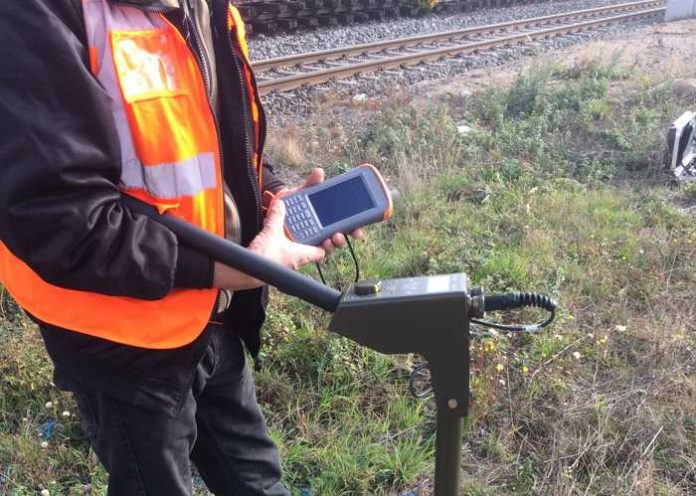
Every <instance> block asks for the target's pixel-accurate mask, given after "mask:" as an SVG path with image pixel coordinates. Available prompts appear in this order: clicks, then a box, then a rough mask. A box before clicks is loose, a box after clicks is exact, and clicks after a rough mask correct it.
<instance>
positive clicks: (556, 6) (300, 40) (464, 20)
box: [249, 0, 626, 60]
mask: <svg viewBox="0 0 696 496" xmlns="http://www.w3.org/2000/svg"><path fill="white" fill-rule="evenodd" d="M619 3H626V2H624V1H615V0H613V1H612V0H575V1H569V2H543V3H536V4H529V5H520V6H516V7H508V8H497V9H487V10H479V11H476V12H469V13H460V14H454V15H448V16H438V15H430V16H427V17H422V18H406V19H393V20H387V21H383V22H368V23H364V24H355V25H352V26H341V27H333V28H321V29H315V30H313V31H305V32H296V33H291V34H284V35H276V36H264V35H258V36H256V37H253V38H251V39H250V40H249V50H250V53H251V58H252V60H265V59H272V58H276V57H283V56H286V55H294V54H299V53H307V52H314V51H320V50H329V49H332V48H339V47H346V46H352V45H360V44H363V43H374V42H376V41H380V40H388V39H395V38H405V37H408V36H416V35H419V34H428V33H437V32H441V31H450V30H454V29H463V28H467V27H472V26H484V25H487V24H497V23H501V22H510V21H514V20H519V19H525V18H530V17H542V16H547V15H552V14H559V13H562V12H571V11H574V10H584V9H591V8H594V7H602V6H605V5H613V4H619Z"/></svg>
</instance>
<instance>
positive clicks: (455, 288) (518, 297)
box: [127, 198, 556, 496]
mask: <svg viewBox="0 0 696 496" xmlns="http://www.w3.org/2000/svg"><path fill="white" fill-rule="evenodd" d="M127 202H128V204H129V205H130V206H131V208H132V209H133V210H135V211H137V212H140V213H143V214H145V215H148V216H149V217H151V218H153V219H155V220H157V221H158V222H160V223H162V224H164V225H166V226H167V227H169V228H170V229H171V230H172V231H174V232H175V233H176V234H177V235H178V236H179V237H180V239H182V240H183V241H185V242H186V243H187V244H188V245H190V246H191V247H193V248H195V249H198V250H199V251H201V252H202V253H206V254H208V255H209V256H210V257H211V258H213V259H214V260H217V261H219V262H222V263H225V264H227V265H229V266H231V267H234V268H236V269H238V270H240V271H242V272H245V273H247V274H249V275H251V276H253V277H255V278H257V279H259V280H262V281H264V282H266V283H268V284H270V285H272V286H275V287H276V288H278V289H279V290H280V291H282V292H284V293H286V294H289V295H292V296H297V297H299V298H302V299H303V300H305V301H307V302H309V303H311V304H313V305H316V306H318V307H320V308H323V309H324V310H327V311H329V312H333V313H334V316H333V319H332V320H331V324H330V329H331V330H332V331H334V332H336V333H338V334H340V335H343V336H345V337H347V338H349V339H352V340H354V341H356V342H358V343H360V344H362V345H364V346H367V347H369V348H372V349H374V350H377V351H379V352H381V353H386V354H395V353H418V354H420V355H422V356H424V357H425V358H426V360H427V361H428V366H429V368H430V375H431V378H432V383H433V391H434V394H435V401H436V405H437V437H436V440H435V492H434V493H435V496H457V495H458V494H459V472H460V466H461V449H462V418H463V417H465V416H466V415H467V411H468V405H469V338H470V336H469V323H470V322H477V321H476V319H475V318H476V317H482V316H483V314H484V312H485V311H487V310H488V311H492V310H503V309H509V308H518V307H521V306H537V307H542V308H545V309H546V310H549V311H550V312H551V318H550V319H549V320H547V322H545V323H543V324H540V325H539V326H537V327H543V326H544V325H546V324H547V323H548V322H550V321H551V320H552V318H553V313H554V310H555V307H556V304H555V302H553V301H552V300H550V299H548V298H546V297H543V296H540V295H536V294H503V295H493V296H489V297H486V296H484V294H483V292H482V291H481V290H479V289H476V288H473V289H472V288H470V287H469V281H468V279H467V277H466V275H464V274H448V275H439V276H423V277H413V278H405V279H391V280H385V281H362V282H358V283H355V284H352V285H351V286H350V287H349V288H348V289H347V290H346V291H344V292H343V293H340V292H338V291H337V290H335V289H332V288H330V287H328V286H325V285H323V284H320V283H318V282H317V281H315V280H314V279H311V278H309V277H306V276H304V275H302V274H300V273H298V272H295V271H293V270H290V269H288V268H286V267H283V266H281V265H278V264H276V263H274V262H271V261H269V260H267V259H265V258H263V257H260V256H259V255H256V254H255V253H253V252H251V251H249V250H247V249H245V248H242V247H241V246H239V245H236V244H234V243H231V242H229V241H227V240H225V239H223V238H220V237H217V236H215V235H213V234H211V233H208V232H207V231H204V230H202V229H199V228H197V227H195V226H193V225H192V224H189V223H187V222H185V221H183V220H181V219H178V218H175V217H172V216H170V215H160V214H158V213H157V211H156V210H155V209H154V208H152V207H150V206H148V205H144V204H142V203H140V202H138V201H137V200H132V201H131V200H130V198H129V199H127ZM512 327H514V326H508V328H510V329H512ZM523 327H524V326H523ZM517 330H523V329H522V328H520V329H517Z"/></svg>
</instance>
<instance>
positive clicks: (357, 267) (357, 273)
mask: <svg viewBox="0 0 696 496" xmlns="http://www.w3.org/2000/svg"><path fill="white" fill-rule="evenodd" d="M344 236H345V237H346V243H348V249H349V250H350V256H351V257H353V263H354V264H355V282H358V281H359V280H360V264H359V263H358V257H356V256H355V251H354V250H353V243H351V242H350V236H348V235H347V234H344Z"/></svg>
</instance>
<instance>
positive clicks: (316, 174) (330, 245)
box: [276, 167, 363, 255]
mask: <svg viewBox="0 0 696 496" xmlns="http://www.w3.org/2000/svg"><path fill="white" fill-rule="evenodd" d="M323 182H324V169H321V168H319V167H315V168H314V169H312V171H311V172H310V173H309V175H308V176H307V179H305V182H304V184H303V185H302V186H299V187H296V188H291V189H283V190H280V191H279V192H278V193H277V194H276V197H277V198H282V197H283V196H285V195H289V194H291V193H294V192H295V191H299V190H301V189H302V188H306V187H307V186H312V185H314V184H319V183H323ZM350 237H351V238H355V239H362V237H363V232H362V229H356V230H355V231H353V232H352V233H350ZM321 246H322V248H324V250H325V251H326V253H327V254H329V255H331V253H333V251H334V250H335V249H336V248H344V247H345V246H346V238H345V236H344V235H343V234H341V233H336V234H334V235H333V236H331V238H330V239H326V240H324V242H323V243H322V244H321Z"/></svg>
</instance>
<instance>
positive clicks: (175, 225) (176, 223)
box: [122, 195, 341, 312]
mask: <svg viewBox="0 0 696 496" xmlns="http://www.w3.org/2000/svg"><path fill="white" fill-rule="evenodd" d="M122 198H123V201H124V203H126V204H127V205H128V208H130V209H131V210H132V211H134V212H137V213H139V214H142V215H145V216H147V217H149V218H151V219H152V220H154V221H156V222H159V223H160V224H163V225H165V226H167V227H168V228H169V229H171V230H172V231H173V232H174V233H175V234H176V235H177V236H178V237H179V239H180V240H181V241H184V242H185V243H186V244H187V245H189V246H190V247H191V248H194V249H196V250H198V251H200V252H201V253H205V254H206V255H208V256H210V257H211V258H212V259H213V260H216V261H218V262H221V263H224V264H226V265H229V266H230V267H232V268H235V269H237V270H239V271H241V272H244V273H245V274H249V275H250V276H252V277H255V278H256V279H259V280H260V281H263V282H265V283H267V284H270V285H271V286H274V287H276V288H278V289H279V290H280V291H282V292H283V293H286V294H289V295H291V296H296V297H298V298H300V299H302V300H304V301H306V302H308V303H311V304H312V305H316V306H318V307H319V308H323V309H324V310H326V311H327V312H334V311H335V310H336V307H337V306H338V302H339V300H340V299H341V293H339V292H338V291H336V290H335V289H332V288H329V287H328V286H324V285H323V284H320V283H318V282H317V281H315V280H314V279H311V278H309V277H307V276H303V275H302V274H300V273H299V272H295V271H294V270H292V269H288V268H287V267H284V266H282V265H280V264H277V263H275V262H271V261H270V260H268V259H266V258H263V257H261V256H259V255H257V254H256V253H253V252H251V251H249V250H248V249H246V248H243V247H242V246H239V245H236V244H234V243H232V242H231V241H227V240H226V239H224V238H221V237H219V236H215V235H214V234H212V233H209V232H208V231H205V230H203V229H201V228H199V227H197V226H194V225H193V224H190V223H189V222H186V221H185V220H183V219H179V218H177V217H174V216H173V215H166V214H165V215H162V214H160V213H159V212H158V211H157V209H155V208H154V207H152V206H151V205H148V204H147V203H145V202H142V201H140V200H137V199H135V198H133V197H132V196H128V195H123V197H122Z"/></svg>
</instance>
